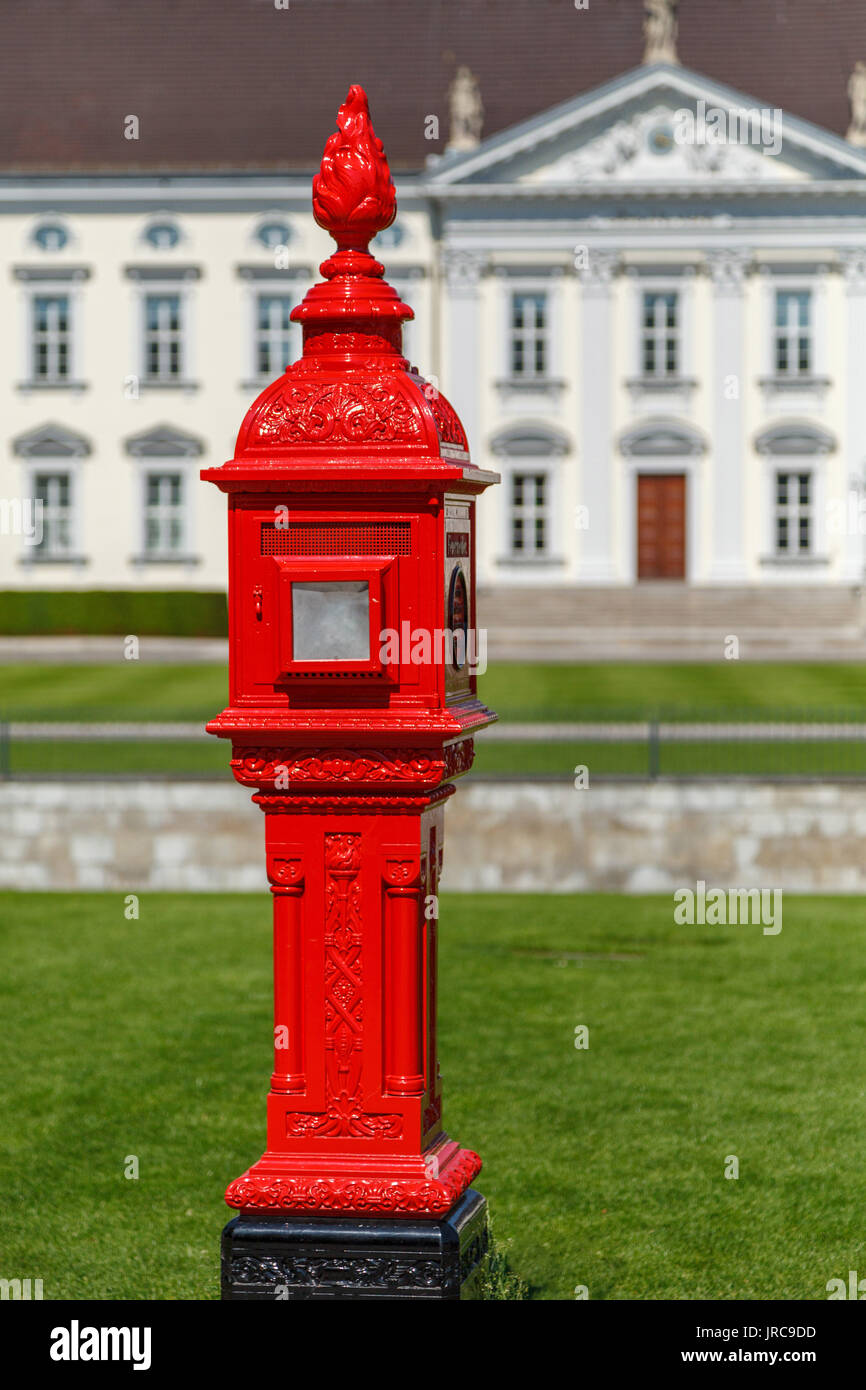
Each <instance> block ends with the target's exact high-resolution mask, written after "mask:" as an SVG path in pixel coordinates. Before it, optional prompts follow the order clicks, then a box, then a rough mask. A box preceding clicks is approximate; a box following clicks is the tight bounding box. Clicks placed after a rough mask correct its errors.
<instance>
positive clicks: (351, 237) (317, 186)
mask: <svg viewBox="0 0 866 1390" xmlns="http://www.w3.org/2000/svg"><path fill="white" fill-rule="evenodd" d="M337 126H338V130H337V131H335V132H334V134H333V135H331V136H330V137H329V139H328V142H327V144H326V145H325V153H324V154H323V155H322V167H321V170H320V171H319V173H318V174H317V175H316V177H315V178H314V179H313V215H314V217H315V219H316V221H317V222H318V224H319V226H320V227H324V228H325V230H326V231H328V232H330V233H331V236H332V237H333V238H334V240H335V241H336V242H337V244H338V245H339V246H346V245H348V244H354V245H358V244H359V243H363V244H365V243H366V242H367V241H369V240H370V238H371V237H373V236H375V235H376V233H377V232H380V231H382V230H383V228H385V227H390V225H391V223H392V222H393V221H394V217H395V214H396V212H397V194H396V190H395V188H394V184H393V182H392V179H391V171H390V169H389V168H388V160H387V159H386V157H385V150H384V147H383V145H382V141H381V140H380V139H379V137H378V136H377V135H376V132H375V131H374V130H373V124H372V122H371V120H370V109H369V106H368V105H367V93H366V92H365V91H364V89H363V87H358V86H352V87H350V88H349V95H348V96H347V97H346V100H345V101H344V103H343V105H342V106H341V107H340V110H339V112H338V113H337Z"/></svg>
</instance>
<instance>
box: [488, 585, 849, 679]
mask: <svg viewBox="0 0 866 1390" xmlns="http://www.w3.org/2000/svg"><path fill="white" fill-rule="evenodd" d="M478 621H479V625H480V626H481V627H486V629H487V633H488V655H489V658H490V660H493V661H497V660H498V661H520V660H524V661H530V660H532V661H608V660H609V661H616V660H619V661H676V660H678V661H713V660H721V659H724V656H725V643H726V639H727V638H728V637H731V636H733V637H736V638H737V640H738V643H739V658H740V659H741V660H751V661H809V660H812V661H866V598H864V595H863V594H862V593H861V591H860V590H857V589H852V588H841V587H832V588H831V587H822V588H818V587H814V588H806V587H803V586H800V585H798V586H797V587H796V588H795V587H785V588H782V587H777V588H772V589H766V588H762V589H751V588H731V589H721V588H718V589H717V588H714V589H699V588H693V587H690V586H688V585H684V584H680V583H665V582H656V583H648V584H638V585H635V586H634V587H632V588H617V589H613V588H598V589H595V588H580V589H578V588H575V589H565V588H555V589H554V588H543V589H542V588H507V589H506V588H503V589H481V590H479V594H478Z"/></svg>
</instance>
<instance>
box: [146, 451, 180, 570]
mask: <svg viewBox="0 0 866 1390" xmlns="http://www.w3.org/2000/svg"><path fill="white" fill-rule="evenodd" d="M183 548H184V509H183V475H182V474H181V473H163V472H159V473H146V474H145V478H144V553H145V554H146V555H147V556H149V557H150V558H154V557H165V556H172V555H179V554H181V553H182V551H183Z"/></svg>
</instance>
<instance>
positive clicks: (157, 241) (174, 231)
mask: <svg viewBox="0 0 866 1390" xmlns="http://www.w3.org/2000/svg"><path fill="white" fill-rule="evenodd" d="M144 239H145V241H146V242H147V243H148V245H149V246H154V247H156V249H157V250H158V251H168V250H170V249H171V248H172V246H177V243H178V242H179V241H180V229H179V228H178V227H176V226H175V224H174V223H173V222H153V223H151V225H150V226H149V227H148V229H147V231H146V232H145V234H144Z"/></svg>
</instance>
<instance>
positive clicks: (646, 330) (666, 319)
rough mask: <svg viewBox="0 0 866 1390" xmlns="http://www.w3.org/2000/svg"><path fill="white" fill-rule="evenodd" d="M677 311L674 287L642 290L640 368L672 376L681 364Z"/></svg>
mask: <svg viewBox="0 0 866 1390" xmlns="http://www.w3.org/2000/svg"><path fill="white" fill-rule="evenodd" d="M679 320H680V311H679V296H678V294H677V292H676V291H675V290H645V291H644V296H643V313H642V318H641V371H642V373H643V375H644V376H645V377H675V376H676V375H677V374H678V372H679V368H680V362H679V358H680V321H679Z"/></svg>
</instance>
